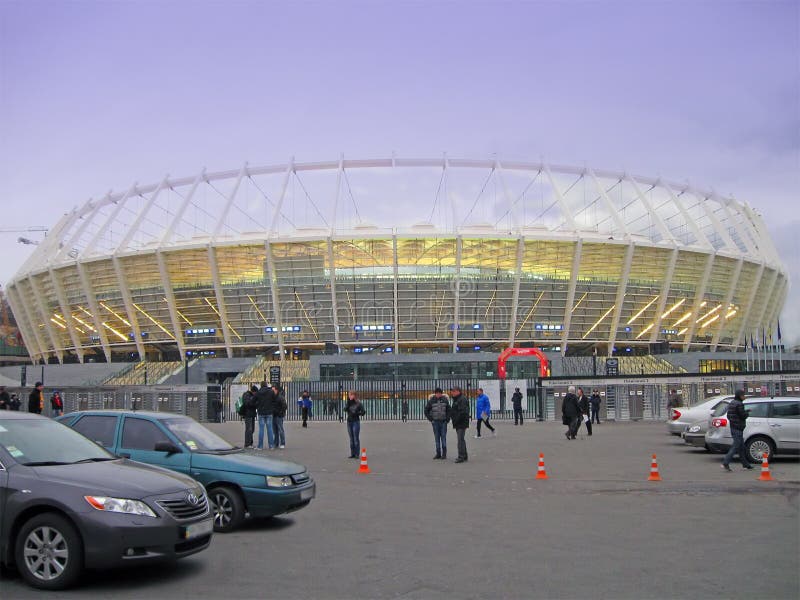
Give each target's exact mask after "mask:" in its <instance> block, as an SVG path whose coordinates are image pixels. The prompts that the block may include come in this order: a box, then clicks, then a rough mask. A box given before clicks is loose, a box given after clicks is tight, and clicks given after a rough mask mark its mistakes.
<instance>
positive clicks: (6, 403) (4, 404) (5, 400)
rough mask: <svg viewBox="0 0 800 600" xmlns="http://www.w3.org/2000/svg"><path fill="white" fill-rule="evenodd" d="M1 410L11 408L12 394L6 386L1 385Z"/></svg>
mask: <svg viewBox="0 0 800 600" xmlns="http://www.w3.org/2000/svg"><path fill="white" fill-rule="evenodd" d="M0 410H11V396H9V395H8V392H7V391H6V388H5V386H0Z"/></svg>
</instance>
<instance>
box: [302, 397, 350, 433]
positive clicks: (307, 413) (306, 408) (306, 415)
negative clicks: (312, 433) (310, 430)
mask: <svg viewBox="0 0 800 600" xmlns="http://www.w3.org/2000/svg"><path fill="white" fill-rule="evenodd" d="M313 404H314V402H313V400H311V392H309V391H308V390H303V393H302V394H301V395H300V397H299V398H298V399H297V406H299V407H300V414H301V415H302V417H303V427H308V420H309V419H310V418H311V407H312V406H313ZM340 420H341V419H340Z"/></svg>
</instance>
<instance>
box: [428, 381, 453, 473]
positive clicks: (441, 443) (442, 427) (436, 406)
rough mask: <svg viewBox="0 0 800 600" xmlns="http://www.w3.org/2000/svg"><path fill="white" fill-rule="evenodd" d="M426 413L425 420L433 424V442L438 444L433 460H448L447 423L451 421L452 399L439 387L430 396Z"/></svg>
mask: <svg viewBox="0 0 800 600" xmlns="http://www.w3.org/2000/svg"><path fill="white" fill-rule="evenodd" d="M424 412H425V418H426V419H428V421H430V422H431V426H432V427H433V440H434V443H435V444H436V456H434V457H433V460H440V459H441V460H445V459H447V421H448V420H449V419H450V398H448V397H447V394H445V393H444V392H443V391H442V388H438V387H437V388H436V389H435V390H434V392H433V393H432V394H431V395H430V396H428V402H427V403H426V404H425V411H424Z"/></svg>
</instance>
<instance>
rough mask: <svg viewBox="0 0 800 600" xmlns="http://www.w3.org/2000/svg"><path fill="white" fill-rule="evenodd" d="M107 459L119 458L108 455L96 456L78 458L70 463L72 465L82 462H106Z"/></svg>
mask: <svg viewBox="0 0 800 600" xmlns="http://www.w3.org/2000/svg"><path fill="white" fill-rule="evenodd" d="M107 460H117V459H116V458H108V457H106V456H100V457H96V458H83V459H81V460H76V461H75V462H72V463H69V464H71V465H77V464H80V463H87V462H105V461H107Z"/></svg>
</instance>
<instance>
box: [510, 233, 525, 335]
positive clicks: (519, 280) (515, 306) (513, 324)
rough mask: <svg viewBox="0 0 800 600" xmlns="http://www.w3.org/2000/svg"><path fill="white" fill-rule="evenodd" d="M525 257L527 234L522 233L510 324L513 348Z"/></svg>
mask: <svg viewBox="0 0 800 600" xmlns="http://www.w3.org/2000/svg"><path fill="white" fill-rule="evenodd" d="M524 257H525V236H524V235H523V234H522V233H520V234H519V238H518V239H517V263H516V277H514V295H513V296H512V300H511V319H510V323H509V324H508V347H509V348H513V347H514V343H515V342H516V337H517V313H518V308H519V288H520V284H521V283H522V265H523V262H522V261H523V259H524Z"/></svg>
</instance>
